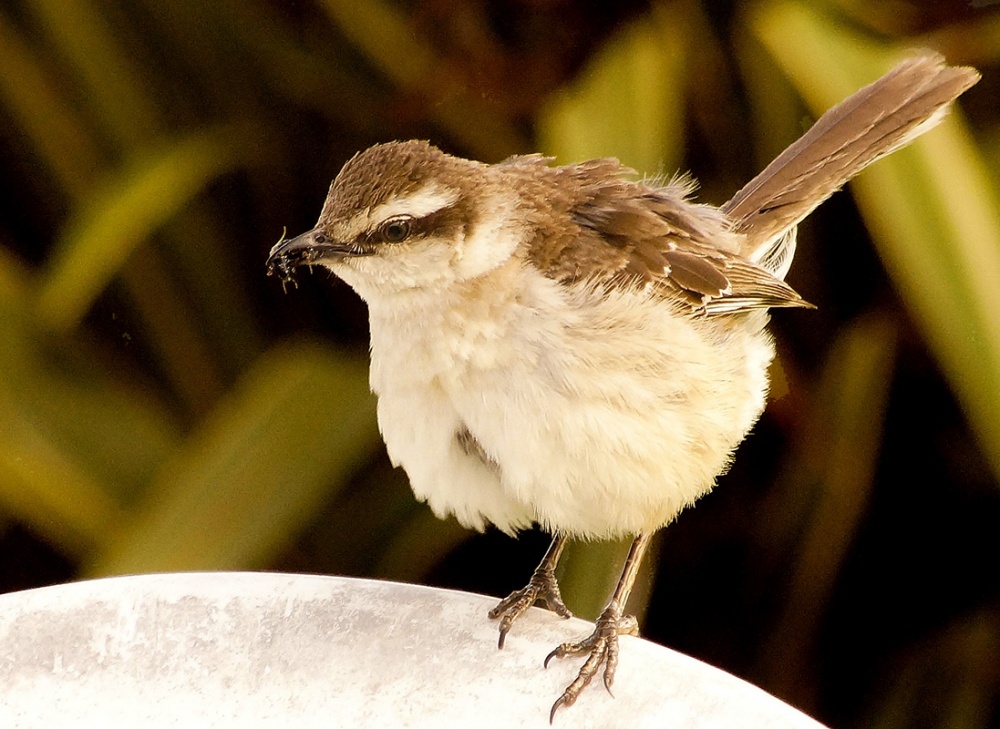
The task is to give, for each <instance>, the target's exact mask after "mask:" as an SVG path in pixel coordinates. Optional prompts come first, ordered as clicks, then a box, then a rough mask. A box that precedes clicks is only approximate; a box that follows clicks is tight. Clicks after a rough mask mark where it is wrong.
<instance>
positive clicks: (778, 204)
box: [722, 53, 979, 279]
mask: <svg viewBox="0 0 1000 729" xmlns="http://www.w3.org/2000/svg"><path fill="white" fill-rule="evenodd" d="M978 80H979V73H978V72H977V71H976V70H975V69H974V68H967V67H962V66H947V65H945V63H944V59H943V58H941V56H939V55H937V54H932V53H923V54H921V55H917V56H914V57H912V58H908V59H907V60H905V61H903V62H901V63H900V64H898V65H897V66H896V67H895V68H893V69H892V70H891V71H889V73H887V74H886V75H885V76H883V77H882V78H880V79H878V80H877V81H875V82H874V83H872V84H870V85H868V86H866V87H864V88H863V89H861V90H859V91H857V92H856V93H854V94H853V95H851V96H849V97H848V98H846V99H844V101H842V102H840V103H839V104H838V105H837V106H835V107H833V108H832V109H830V110H829V111H827V112H826V113H825V114H823V116H821V117H820V118H819V120H817V122H816V123H815V124H813V126H812V128H810V129H809V131H807V132H806V133H805V134H804V135H802V136H801V137H800V138H799V139H798V140H797V141H796V142H794V143H793V144H792V145H791V146H790V147H788V149H786V150H785V151H784V152H782V153H781V154H780V155H778V157H777V158H775V160H774V161H773V162H771V164H769V165H768V166H767V167H766V168H765V169H764V171H763V172H761V173H760V174H759V175H757V176H756V177H754V178H753V179H752V180H751V181H750V182H749V183H747V184H746V185H745V186H744V187H743V189H741V190H740V191H739V192H737V193H736V195H734V196H733V198H732V200H730V201H729V202H728V203H726V204H725V205H723V207H722V209H723V211H724V212H725V213H726V214H727V215H728V216H729V219H730V220H731V221H732V223H733V230H734V231H735V232H737V233H742V234H743V236H744V242H743V245H742V250H741V252H742V253H743V255H744V256H746V257H747V258H749V259H750V260H751V261H753V262H755V263H757V264H758V265H760V266H762V267H763V268H765V269H767V270H768V271H771V272H772V273H774V275H775V276H777V277H778V278H782V279H783V278H784V277H785V274H786V273H787V272H788V268H789V266H791V262H792V256H793V254H794V252H795V226H796V225H798V223H799V222H800V221H801V220H802V219H803V218H805V217H806V216H807V215H808V214H809V213H811V212H812V211H813V210H814V209H815V208H816V206H818V205H819V204H820V203H822V202H823V201H824V200H826V199H827V198H828V197H829V196H830V195H832V194H833V193H834V192H836V191H837V190H839V189H840V188H841V187H842V186H843V185H844V183H846V182H847V181H848V180H849V179H851V178H852V177H854V175H856V174H858V173H859V172H860V171H861V170H863V169H864V168H865V167H867V166H868V165H870V164H871V163H872V162H875V161H876V160H878V159H881V158H882V157H884V156H886V155H887V154H890V153H892V152H894V151H895V150H897V149H899V148H900V147H903V146H905V145H907V144H909V143H910V142H912V141H913V140H914V139H916V138H917V137H919V136H920V135H921V134H923V133H924V132H926V131H928V130H930V129H932V128H933V127H935V126H936V125H937V124H938V123H939V122H940V121H941V120H942V119H943V118H944V116H945V114H947V112H948V107H949V105H950V104H951V102H952V101H954V100H955V99H956V98H957V97H958V96H959V95H960V94H961V93H962V92H964V91H965V90H966V89H968V88H969V87H970V86H972V85H973V84H975V83H976V81H978Z"/></svg>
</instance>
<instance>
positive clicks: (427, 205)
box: [368, 185, 458, 227]
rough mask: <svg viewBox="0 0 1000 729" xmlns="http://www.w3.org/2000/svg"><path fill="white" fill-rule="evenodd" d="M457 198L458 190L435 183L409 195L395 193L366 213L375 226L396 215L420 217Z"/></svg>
mask: <svg viewBox="0 0 1000 729" xmlns="http://www.w3.org/2000/svg"><path fill="white" fill-rule="evenodd" d="M457 200H458V191H457V190H449V189H443V188H441V187H439V186H437V185H428V186H427V187H422V188H420V189H419V190H417V191H416V192H414V193H412V194H410V195H397V196H395V197H393V198H390V199H389V200H387V201H385V202H384V203H382V204H381V205H379V206H378V207H376V208H374V209H373V210H372V211H371V212H370V213H369V214H368V220H369V224H370V225H371V226H372V227H375V226H377V225H379V224H381V223H382V222H383V221H385V220H388V219H389V218H392V217H395V216H397V215H410V216H413V217H414V218H422V217H424V216H426V215H430V214H431V213H436V212H437V211H438V210H444V209H445V208H447V207H451V206H452V205H454V204H455V202H456V201H457Z"/></svg>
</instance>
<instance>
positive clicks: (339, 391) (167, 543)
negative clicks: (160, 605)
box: [87, 344, 378, 575]
mask: <svg viewBox="0 0 1000 729" xmlns="http://www.w3.org/2000/svg"><path fill="white" fill-rule="evenodd" d="M367 375H368V368H367V364H366V363H365V362H363V361H360V360H354V359H351V360H348V359H344V358H343V357H341V356H339V355H337V354H335V353H333V352H332V351H330V350H329V349H326V348H322V347H319V346H316V345H309V344H298V345H293V346H283V347H278V348H276V349H274V350H271V351H270V352H268V353H266V354H265V355H263V356H262V357H261V358H260V359H259V360H258V362H256V363H255V365H254V366H253V367H252V368H251V369H250V371H249V372H248V373H247V374H246V376H245V377H244V379H243V380H242V382H241V383H240V384H239V385H238V386H237V387H236V389H235V391H234V392H233V393H232V394H231V395H229V396H228V397H227V398H224V399H223V400H222V401H221V403H220V404H219V406H218V407H217V409H216V410H215V412H213V413H212V414H210V415H209V416H208V417H207V418H206V420H205V421H204V422H203V423H202V424H201V426H200V427H199V429H198V430H197V432H195V433H194V434H193V435H192V436H191V438H190V439H189V441H188V443H187V444H186V445H185V446H183V447H182V448H181V450H180V451H179V452H178V454H177V456H176V458H174V459H173V460H172V461H171V462H170V463H168V464H167V465H166V466H165V467H164V469H163V471H162V472H161V474H160V476H159V478H158V479H157V481H156V482H155V483H154V484H153V486H152V487H151V488H150V490H149V494H148V497H149V498H148V500H147V502H146V504H145V507H144V508H143V509H142V510H141V511H140V513H139V514H138V515H137V516H136V517H135V518H134V519H133V520H132V521H131V522H130V523H128V524H126V525H124V526H123V528H122V529H121V530H120V532H119V533H118V534H116V535H114V536H113V537H112V538H111V539H110V541H109V543H108V544H107V547H106V549H104V550H103V553H101V554H99V555H98V556H97V557H96V558H95V559H94V560H93V562H92V563H91V565H90V567H89V568H88V569H87V573H88V574H90V575H102V574H112V573H115V574H121V573H132V572H150V571H170V570H189V569H246V568H256V567H262V566H264V565H266V564H268V562H269V561H270V560H272V559H273V558H274V557H275V555H276V554H277V553H278V552H279V551H280V550H281V549H283V548H285V547H286V546H287V544H288V543H289V541H290V540H291V539H293V538H294V537H295V536H296V535H297V534H298V532H299V531H300V530H301V529H302V527H303V526H304V525H305V524H306V523H307V522H308V520H309V519H310V518H311V517H312V515H313V514H314V513H315V511H316V510H317V509H318V508H319V506H320V505H321V504H322V503H324V502H325V501H326V500H327V499H328V498H329V497H330V493H331V492H332V491H333V490H336V489H339V488H340V487H341V486H342V485H343V483H344V482H345V481H346V479H347V478H348V477H349V476H350V475H351V473H352V472H353V471H354V469H355V468H356V467H357V466H358V465H359V464H360V463H361V462H362V460H363V459H364V458H366V457H367V456H369V455H370V453H371V450H372V448H374V447H375V445H376V444H377V442H378V431H377V427H376V424H375V408H374V398H373V396H372V395H371V394H370V392H369V390H368V384H367V382H368V377H367Z"/></svg>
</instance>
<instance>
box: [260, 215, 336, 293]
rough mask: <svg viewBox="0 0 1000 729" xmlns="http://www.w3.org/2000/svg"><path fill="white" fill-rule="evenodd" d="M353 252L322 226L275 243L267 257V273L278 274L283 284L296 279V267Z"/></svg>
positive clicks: (294, 282)
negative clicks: (333, 237)
mask: <svg viewBox="0 0 1000 729" xmlns="http://www.w3.org/2000/svg"><path fill="white" fill-rule="evenodd" d="M351 254H352V250H351V248H350V246H347V245H344V244H342V243H337V242H336V241H333V240H331V239H330V236H329V235H328V234H327V232H326V231H325V230H323V229H322V228H314V229H312V230H310V231H307V232H305V233H303V234H302V235H299V236H296V237H294V238H289V239H287V240H284V239H283V240H280V241H278V242H277V243H275V245H274V248H272V249H271V253H270V255H269V256H268V257H267V275H268V276H277V277H278V278H279V279H281V283H282V284H286V283H290V284H292V285H293V286H294V285H295V284H296V283H297V282H296V281H295V268H297V267H298V266H311V265H313V264H314V263H316V262H317V261H319V260H320V259H323V258H326V259H330V258H342V257H344V256H348V255H351Z"/></svg>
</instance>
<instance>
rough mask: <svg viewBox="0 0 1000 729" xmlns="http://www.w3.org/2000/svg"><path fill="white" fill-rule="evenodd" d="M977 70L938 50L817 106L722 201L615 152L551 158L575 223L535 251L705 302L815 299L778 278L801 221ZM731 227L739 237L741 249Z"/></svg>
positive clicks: (719, 307) (936, 112)
mask: <svg viewBox="0 0 1000 729" xmlns="http://www.w3.org/2000/svg"><path fill="white" fill-rule="evenodd" d="M978 78H979V75H978V73H977V72H976V71H975V70H974V69H971V68H960V67H949V66H946V65H944V63H943V60H942V59H941V58H940V57H939V56H937V55H934V54H924V55H919V56H915V57H913V58H910V59H908V60H906V61H904V62H902V63H900V64H899V65H898V66H897V67H896V68H895V69H893V70H892V71H891V72H890V73H888V74H886V75H885V76H883V77H882V78H881V79H879V80H878V81H876V82H875V83H873V84H871V85H870V86H867V87H865V88H863V89H861V90H860V91H858V92H857V93H855V94H853V95H852V96H850V97H849V98H847V99H845V100H844V101H843V102H841V103H840V104H838V105H837V106H835V107H834V108H833V109H831V110H830V111H828V112H827V113H826V114H824V115H823V116H822V117H820V119H819V120H818V121H817V122H816V124H814V125H813V127H812V128H811V129H810V130H809V131H808V132H806V134H805V135H803V136H802V137H801V138H800V139H799V140H798V141H796V142H795V143H794V144H792V145H791V146H790V147H789V148H788V149H786V150H785V151H784V152H783V153H782V154H780V155H779V156H778V157H777V158H776V159H775V160H774V161H773V162H772V163H771V164H770V165H768V166H767V167H766V168H765V169H764V171H763V172H761V173H760V174H759V175H757V176H756V177H755V178H754V179H753V180H751V181H750V182H749V183H748V184H747V185H746V186H744V187H743V189H741V190H740V191H739V192H738V193H736V195H735V196H734V197H733V199H732V200H730V201H729V202H728V203H726V205H724V206H723V207H722V210H721V213H720V212H719V211H711V210H709V209H708V208H704V207H700V206H697V205H695V204H693V203H690V202H688V201H687V200H686V199H685V197H686V195H687V193H688V192H689V191H690V185H687V184H684V183H677V184H672V185H668V186H667V187H666V188H662V189H654V188H652V187H649V186H647V185H643V184H640V183H633V182H628V181H626V180H623V179H622V178H621V175H622V174H626V173H629V172H631V170H628V169H627V168H625V167H623V166H622V165H620V164H619V163H618V161H617V160H613V159H598V160H591V161H589V162H584V163H581V164H578V165H570V166H567V167H557V168H547V169H549V170H550V171H551V177H549V181H550V182H551V183H554V184H553V185H552V187H551V188H550V192H552V194H553V196H554V197H555V198H558V202H557V203H554V207H562V210H563V211H565V212H568V213H569V214H570V217H571V219H572V220H573V222H574V223H575V224H576V226H577V229H576V230H573V231H567V230H559V231H556V230H552V229H549V230H547V231H545V232H544V233H543V234H542V235H540V236H539V238H538V240H537V241H536V243H535V245H533V246H532V250H531V253H530V255H531V258H532V260H533V261H534V262H535V263H536V265H539V267H540V268H541V269H542V270H543V271H546V273H547V274H548V275H550V276H552V277H553V278H555V279H557V280H560V281H565V282H570V281H579V280H591V281H595V282H597V283H599V284H601V285H603V286H647V287H648V286H652V287H653V288H654V290H658V291H660V292H662V295H663V297H664V298H665V299H670V300H673V301H676V302H681V303H683V302H686V303H687V304H688V305H689V306H690V307H691V310H692V312H697V313H703V314H727V313H732V312H736V311H740V310H745V309H756V308H770V307H775V306H810V304H808V303H807V302H805V301H803V300H802V298H801V297H800V296H799V295H798V294H797V293H795V291H794V290H793V289H792V288H791V287H790V286H788V285H787V284H786V283H785V282H784V281H782V280H781V279H780V278H778V276H783V273H784V270H787V265H786V264H787V262H789V260H790V256H791V254H792V252H793V251H794V227H795V225H797V224H798V222H799V221H801V220H802V218H804V217H805V216H806V215H808V214H809V213H810V212H811V211H812V210H813V209H814V208H815V207H816V206H817V205H819V204H820V203H821V202H823V200H825V199H826V198H827V197H829V196H830V195H831V194H832V193H833V192H835V191H836V190H837V189H839V188H840V187H841V186H842V185H843V184H844V183H845V182H846V181H847V180H848V179H850V178H851V177H852V176H854V175H855V174H857V173H858V172H859V171H860V170H862V169H863V168H864V167H866V166H867V165H869V164H871V163H872V162H874V161H875V160H877V159H879V158H880V157H883V156H885V155H886V154H889V153H890V152H892V151H893V150H895V149H897V148H899V147H901V146H903V145H904V144H906V143H907V142H909V141H910V140H911V139H913V138H915V137H916V136H918V135H919V134H920V133H922V132H923V131H926V130H927V129H928V128H930V127H931V126H933V125H934V124H936V123H937V122H938V121H939V120H940V118H941V115H942V114H943V113H944V111H945V110H946V109H947V105H948V104H949V103H950V102H951V101H952V100H954V99H955V98H956V97H957V96H958V95H959V94H961V93H962V92H963V91H964V90H965V89H967V88H968V87H969V86H971V85H973V84H974V83H975V82H976V81H977V80H978ZM511 162H512V164H513V167H517V166H519V165H522V164H524V165H530V166H535V165H539V164H540V165H545V163H546V160H543V159H542V158H538V157H531V158H518V159H515V160H512V161H511ZM536 171H537V167H536ZM567 188H572V189H573V190H574V192H572V193H569V195H566V194H565V193H566V192H567ZM563 206H564V207H563ZM734 234H735V236H736V238H734V237H733V235H734ZM723 239H727V240H728V241H730V242H732V241H734V240H737V239H738V240H740V241H742V242H741V243H740V244H739V245H738V247H739V249H740V251H739V253H737V252H735V247H736V246H732V247H731V248H730V249H729V250H726V248H727V247H728V246H726V245H725V244H723V243H720V241H722V240H723ZM755 262H760V264H761V265H758V264H757V263H755ZM764 266H767V268H764ZM768 269H772V270H774V271H777V272H778V276H776V275H775V274H773V273H771V271H770V270H768Z"/></svg>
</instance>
